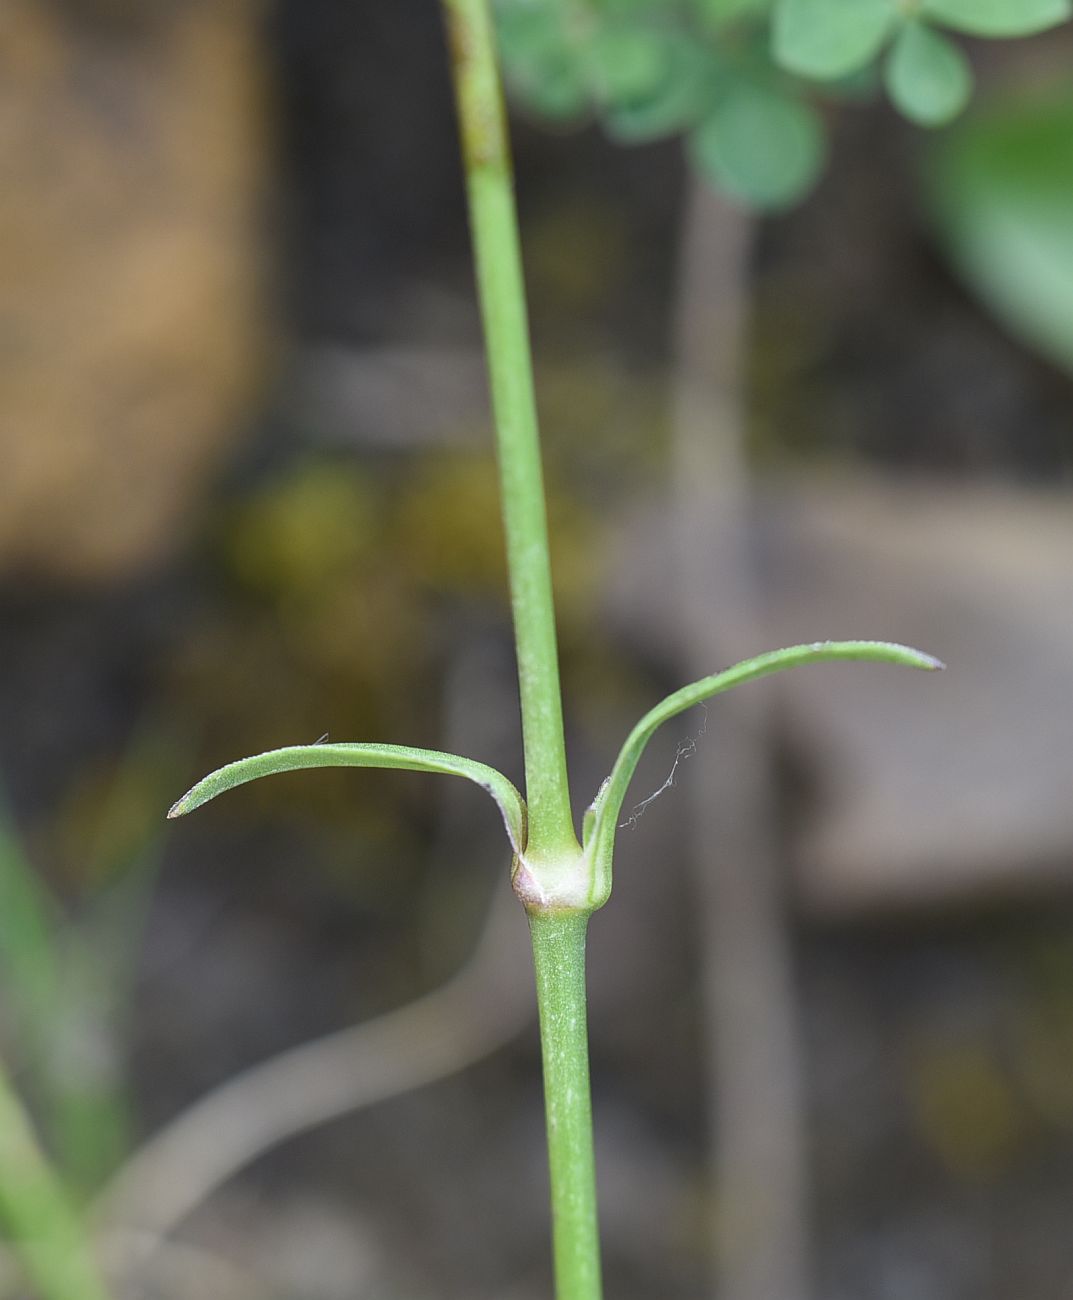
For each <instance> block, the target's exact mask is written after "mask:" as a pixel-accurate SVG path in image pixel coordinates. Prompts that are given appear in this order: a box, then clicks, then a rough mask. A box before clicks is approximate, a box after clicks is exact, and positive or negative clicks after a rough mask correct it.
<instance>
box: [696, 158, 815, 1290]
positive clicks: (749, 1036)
mask: <svg viewBox="0 0 1073 1300" xmlns="http://www.w3.org/2000/svg"><path fill="white" fill-rule="evenodd" d="M754 220H755V219H754V218H753V217H752V216H751V215H750V214H749V213H748V212H747V211H745V210H744V209H743V208H742V207H741V206H740V205H738V204H735V203H732V202H730V201H728V200H726V199H723V198H721V197H720V196H719V195H718V194H716V193H715V191H714V190H713V189H712V188H711V186H710V185H708V184H707V183H705V181H704V180H703V179H701V178H699V177H696V176H691V177H690V178H689V181H688V185H687V191H686V200H685V210H684V215H683V226H682V234H681V243H680V250H679V266H678V288H677V322H676V339H675V381H674V382H675V391H674V439H673V452H672V454H673V461H674V465H673V469H674V492H675V500H676V505H677V509H676V510H675V511H674V517H675V520H676V543H677V546H676V549H677V552H678V554H677V562H678V575H679V588H678V591H679V635H680V638H681V656H682V659H683V661H684V664H685V669H686V675H687V676H697V675H699V674H700V673H701V672H703V671H705V666H706V665H707V664H709V663H711V662H712V660H713V659H715V660H716V661H717V662H719V661H722V662H726V663H731V662H733V661H734V660H735V659H740V658H742V657H744V656H745V655H747V654H749V653H752V651H753V650H754V649H755V647H756V645H758V644H763V642H764V637H763V636H762V635H760V634H759V632H760V630H761V629H760V628H759V626H758V625H760V624H762V621H763V620H762V616H761V612H760V610H759V609H758V597H757V591H756V584H755V582H754V580H753V576H752V567H753V557H752V555H751V554H750V548H749V510H750V486H749V475H748V467H747V464H746V457H745V445H744V444H745V429H744V423H745V415H744V410H743V399H742V383H743V376H744V373H745V363H744V355H743V354H744V349H745V330H746V317H747V314H748V307H749V292H748V277H749V254H750V251H751V248H752V234H753V227H754ZM766 699H767V696H766V695H765V694H761V693H756V694H754V693H750V692H748V691H732V692H730V693H729V695H728V696H727V698H726V699H725V700H724V701H723V702H722V707H721V709H720V713H719V724H718V726H717V727H712V728H711V729H709V730H708V731H707V732H706V735H705V739H704V743H703V744H702V745H700V746H699V747H698V749H697V753H696V756H695V758H694V759H693V762H694V763H696V764H697V767H698V769H699V770H697V771H695V772H694V774H693V776H694V779H693V780H692V781H691V782H690V787H689V788H690V791H691V793H692V796H693V810H692V819H691V821H692V825H691V831H692V836H693V851H692V859H693V865H694V892H695V894H696V898H697V900H698V911H697V923H698V927H699V929H700V955H701V965H702V975H703V997H704V1006H705V1026H706V1029H705V1032H706V1040H707V1041H706V1043H705V1055H706V1057H707V1071H708V1078H709V1086H708V1088H707V1089H706V1096H707V1097H708V1099H709V1100H708V1141H709V1145H710V1148H711V1151H712V1155H711V1170H712V1173H711V1195H712V1199H713V1212H714V1230H713V1232H712V1251H713V1259H712V1262H713V1272H714V1277H715V1281H716V1294H717V1295H718V1296H719V1298H720V1300H805V1298H806V1297H807V1295H808V1290H809V1242H808V1228H807V1186H806V1172H805V1138H804V1132H803V1120H802V1110H803V1106H802V1099H801V1088H802V1083H801V1062H800V1050H799V1045H798V1041H797V1009H796V1007H795V1004H794V992H793V977H792V970H791V963H792V955H791V951H790V938H789V927H788V924H787V919H786V917H785V914H784V898H783V894H782V890H781V888H780V883H779V862H778V845H777V842H776V829H775V828H776V824H777V810H776V809H775V807H774V790H773V773H772V769H771V756H770V752H769V719H768V709H767V706H766V703H765V701H766Z"/></svg>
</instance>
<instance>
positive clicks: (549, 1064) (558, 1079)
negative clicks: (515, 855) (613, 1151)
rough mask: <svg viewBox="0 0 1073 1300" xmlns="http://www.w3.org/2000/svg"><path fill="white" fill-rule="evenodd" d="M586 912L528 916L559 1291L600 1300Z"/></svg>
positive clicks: (567, 1298) (562, 1297) (570, 1297)
mask: <svg viewBox="0 0 1073 1300" xmlns="http://www.w3.org/2000/svg"><path fill="white" fill-rule="evenodd" d="M588 921H589V918H588V915H587V914H586V913H584V912H545V913H541V914H535V915H531V916H530V918H529V929H530V933H531V935H532V939H533V962H534V965H535V967H536V982H537V1001H538V1003H539V1007H540V1039H541V1045H542V1048H543V1055H544V1099H545V1107H546V1111H547V1126H548V1158H549V1164H550V1168H551V1204H552V1230H553V1238H554V1253H555V1293H556V1296H557V1297H558V1300H600V1295H601V1287H600V1240H599V1228H598V1224H597V1217H596V1174H595V1165H594V1160H593V1145H592V1102H591V1100H590V1095H589V1046H588V1030H587V1025H586V1015H585V932H586V929H587V927H588Z"/></svg>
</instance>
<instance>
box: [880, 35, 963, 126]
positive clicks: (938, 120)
mask: <svg viewBox="0 0 1073 1300" xmlns="http://www.w3.org/2000/svg"><path fill="white" fill-rule="evenodd" d="M884 79H885V81H886V85H887V93H888V94H889V95H890V97H891V101H892V102H893V103H894V105H895V107H896V108H897V109H898V110H899V112H901V113H902V114H903V115H904V116H905V117H907V118H908V119H909V120H910V121H911V122H916V123H917V125H918V126H942V125H943V124H944V123H946V122H949V121H950V120H951V118H954V117H957V115H958V114H959V113H960V112H961V110H962V109H963V108H964V107H965V105H966V104H967V103H968V102H969V96H970V95H971V94H972V68H971V67H970V66H969V61H968V59H967V58H966V57H965V55H964V54H963V53H962V52H961V50H959V49H958V47H957V46H956V45H954V44H953V43H952V42H951V41H948V40H947V39H946V37H945V36H940V34H939V33H938V32H936V31H933V30H932V29H931V28H930V27H925V26H923V24H921V23H906V25H905V27H903V28H902V30H901V32H899V34H898V38H897V40H896V41H895V42H894V48H893V49H892V50H891V53H890V58H889V59H888V60H887V66H886V68H885V69H884Z"/></svg>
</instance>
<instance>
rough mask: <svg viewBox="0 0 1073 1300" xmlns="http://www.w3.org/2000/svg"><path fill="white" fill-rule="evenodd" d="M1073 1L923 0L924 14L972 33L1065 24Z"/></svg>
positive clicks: (1021, 31) (1024, 31)
mask: <svg viewBox="0 0 1073 1300" xmlns="http://www.w3.org/2000/svg"><path fill="white" fill-rule="evenodd" d="M1071 13H1073V5H1071V3H1070V0H923V3H922V4H921V6H920V14H921V17H924V18H933V19H934V20H935V21H936V22H939V23H945V24H946V26H947V27H953V28H954V30H955V31H959V32H967V33H968V34H969V35H970V36H1029V35H1031V34H1032V33H1033V32H1042V31H1045V30H1046V29H1047V28H1048V27H1054V26H1056V25H1057V24H1058V23H1063V22H1065V20H1066V19H1067V18H1068V17H1069V16H1070V14H1071Z"/></svg>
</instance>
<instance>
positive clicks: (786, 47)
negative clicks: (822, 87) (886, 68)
mask: <svg viewBox="0 0 1073 1300" xmlns="http://www.w3.org/2000/svg"><path fill="white" fill-rule="evenodd" d="M898 21H899V13H898V8H897V6H896V4H895V0H778V4H777V5H776V6H775V18H774V25H773V31H772V42H773V50H774V55H775V61H776V63H779V64H781V65H782V67H784V68H786V69H787V70H788V71H790V72H796V73H799V74H800V75H801V76H804V77H815V78H817V79H818V80H821V81H827V80H833V79H834V78H836V77H844V76H847V75H848V74H849V73H851V72H856V71H857V69H858V68H863V67H865V66H866V65H867V64H869V63H871V61H872V59H874V58H875V56H876V55H877V54H878V53H879V51H880V50H881V49H882V48H883V45H884V44H885V42H886V40H887V38H888V36H889V35H890V33H891V32H892V31H893V30H894V28H895V26H896V25H897V23H898Z"/></svg>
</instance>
